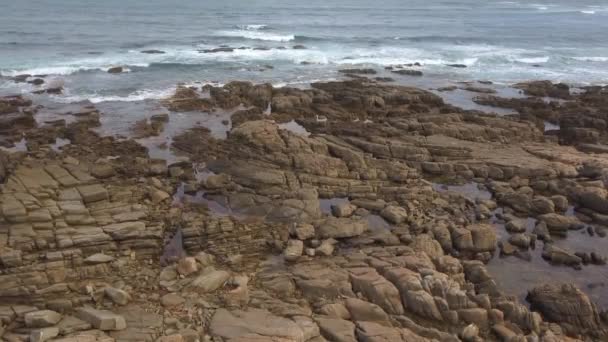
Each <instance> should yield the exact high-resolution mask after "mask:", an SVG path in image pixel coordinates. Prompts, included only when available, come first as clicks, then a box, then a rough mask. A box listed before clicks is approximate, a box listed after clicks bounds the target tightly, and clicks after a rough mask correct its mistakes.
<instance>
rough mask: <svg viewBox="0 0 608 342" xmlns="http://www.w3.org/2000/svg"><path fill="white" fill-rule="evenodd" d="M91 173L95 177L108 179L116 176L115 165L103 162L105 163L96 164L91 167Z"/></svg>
mask: <svg viewBox="0 0 608 342" xmlns="http://www.w3.org/2000/svg"><path fill="white" fill-rule="evenodd" d="M91 174H92V175H93V176H94V177H95V178H99V179H106V178H110V177H112V176H114V167H112V165H110V164H107V163H103V164H95V165H94V166H93V167H92V168H91Z"/></svg>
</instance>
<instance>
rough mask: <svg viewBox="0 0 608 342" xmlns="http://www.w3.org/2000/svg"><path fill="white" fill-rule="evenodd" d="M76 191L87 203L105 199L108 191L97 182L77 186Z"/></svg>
mask: <svg viewBox="0 0 608 342" xmlns="http://www.w3.org/2000/svg"><path fill="white" fill-rule="evenodd" d="M78 192H79V193H80V196H82V199H83V200H84V202H85V203H87V204H89V203H93V202H98V201H103V200H107V199H108V197H109V196H108V191H107V190H106V189H105V188H104V187H103V186H101V185H99V184H93V185H83V186H79V187H78Z"/></svg>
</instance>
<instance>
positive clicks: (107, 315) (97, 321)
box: [75, 308, 127, 331]
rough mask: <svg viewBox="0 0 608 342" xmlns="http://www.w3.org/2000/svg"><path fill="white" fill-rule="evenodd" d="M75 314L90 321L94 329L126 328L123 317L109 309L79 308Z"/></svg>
mask: <svg viewBox="0 0 608 342" xmlns="http://www.w3.org/2000/svg"><path fill="white" fill-rule="evenodd" d="M75 315H76V317H78V318H80V319H81V320H83V321H85V322H88V323H90V324H91V325H92V326H93V327H94V328H95V329H99V330H104V331H105V330H124V329H126V328H127V322H126V321H125V318H124V317H123V316H120V315H117V314H115V313H113V312H111V311H107V310H97V309H93V308H79V309H77V310H76V312H75Z"/></svg>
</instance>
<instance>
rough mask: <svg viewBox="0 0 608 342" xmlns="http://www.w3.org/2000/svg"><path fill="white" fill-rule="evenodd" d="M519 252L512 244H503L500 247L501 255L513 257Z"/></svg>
mask: <svg viewBox="0 0 608 342" xmlns="http://www.w3.org/2000/svg"><path fill="white" fill-rule="evenodd" d="M516 252H517V247H515V246H513V245H512V244H511V243H510V242H502V243H501V245H500V255H506V256H508V255H513V254H515V253H516Z"/></svg>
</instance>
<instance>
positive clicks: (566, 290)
mask: <svg viewBox="0 0 608 342" xmlns="http://www.w3.org/2000/svg"><path fill="white" fill-rule="evenodd" d="M526 299H527V300H528V301H529V302H530V304H531V305H532V308H533V309H535V310H538V311H539V312H540V313H541V314H542V315H543V316H544V317H545V318H546V319H547V320H549V321H552V322H556V323H568V324H571V325H573V326H575V327H578V328H586V329H597V328H598V327H599V325H600V318H599V315H598V312H597V308H596V307H595V305H594V304H593V303H592V302H591V300H590V299H589V297H587V295H586V294H584V293H583V292H582V291H581V290H579V289H578V288H577V287H576V286H574V285H572V284H545V285H542V286H538V287H535V288H534V289H532V290H531V291H529V292H528V296H527V298H526Z"/></svg>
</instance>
